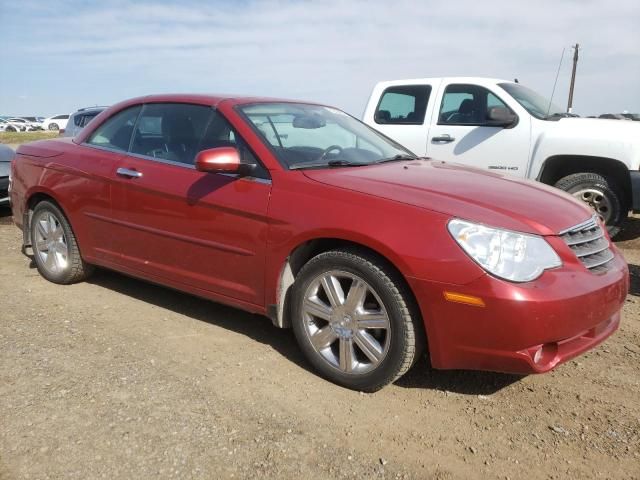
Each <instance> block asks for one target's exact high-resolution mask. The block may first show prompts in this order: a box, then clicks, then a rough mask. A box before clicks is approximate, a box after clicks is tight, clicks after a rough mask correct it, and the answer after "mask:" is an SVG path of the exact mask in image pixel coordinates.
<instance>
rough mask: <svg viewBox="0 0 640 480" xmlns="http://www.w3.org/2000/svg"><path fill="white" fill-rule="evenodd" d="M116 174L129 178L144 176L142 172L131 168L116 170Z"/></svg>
mask: <svg viewBox="0 0 640 480" xmlns="http://www.w3.org/2000/svg"><path fill="white" fill-rule="evenodd" d="M116 174H118V175H120V176H121V177H127V178H140V177H141V176H142V172H139V171H137V170H132V169H130V168H119V169H117V170H116Z"/></svg>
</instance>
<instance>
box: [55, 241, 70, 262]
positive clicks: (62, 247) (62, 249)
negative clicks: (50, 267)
mask: <svg viewBox="0 0 640 480" xmlns="http://www.w3.org/2000/svg"><path fill="white" fill-rule="evenodd" d="M56 251H57V252H58V253H59V254H60V255H61V256H62V258H64V260H65V261H66V260H67V258H68V256H69V249H68V248H67V244H66V243H64V242H58V244H57V245H56Z"/></svg>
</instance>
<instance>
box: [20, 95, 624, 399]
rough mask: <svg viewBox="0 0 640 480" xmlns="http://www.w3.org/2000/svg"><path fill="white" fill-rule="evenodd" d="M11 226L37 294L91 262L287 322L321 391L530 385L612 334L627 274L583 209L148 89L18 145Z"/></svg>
mask: <svg viewBox="0 0 640 480" xmlns="http://www.w3.org/2000/svg"><path fill="white" fill-rule="evenodd" d="M10 189H11V192H10V195H11V201H12V208H13V213H14V219H15V222H16V224H17V226H18V227H20V228H21V229H22V231H23V233H24V248H25V249H28V248H32V249H33V255H34V257H35V262H36V265H37V268H38V270H39V271H40V273H41V274H42V275H43V276H44V277H45V278H46V279H48V280H50V281H52V282H56V283H62V284H66V283H71V282H77V281H80V280H83V279H85V278H86V277H87V276H88V275H90V274H91V272H92V270H93V267H94V266H100V267H106V268H110V269H113V270H117V271H120V272H124V273H126V274H128V275H133V276H135V277H139V278H143V279H147V280H150V281H152V282H155V283H158V284H162V285H166V286H169V287H172V288H176V289H179V290H183V291H185V292H190V293H192V294H194V295H198V296H201V297H205V298H209V299H211V300H215V301H218V302H222V303H226V304H230V305H234V306H236V307H239V308H242V309H245V310H248V311H251V312H255V313H260V314H264V315H267V316H269V317H270V318H271V320H272V321H273V322H274V323H275V324H276V325H277V326H279V327H289V326H290V327H292V328H293V329H294V331H295V336H296V338H297V341H298V343H299V345H300V348H301V349H302V351H303V352H304V354H305V356H306V357H307V358H308V360H309V362H310V363H311V364H312V365H313V366H314V367H315V368H316V369H317V370H318V372H319V373H320V374H321V375H323V376H324V377H325V378H328V379H330V380H331V381H334V382H336V383H338V384H340V385H344V386H346V387H349V388H353V389H358V390H363V391H374V390H377V389H379V388H381V387H383V386H384V385H386V384H388V383H389V382H393V381H394V380H395V379H397V378H398V377H400V376H401V375H402V374H404V373H405V372H406V371H407V370H408V369H409V367H411V365H412V364H413V363H414V361H415V360H416V358H417V357H418V356H419V355H420V354H421V353H422V352H428V354H429V356H430V359H431V364H432V365H433V367H435V368H441V369H460V368H464V369H481V370H494V371H501V372H516V373H525V374H526V373H534V372H545V371H548V370H550V369H552V368H554V367H555V366H556V365H558V364H559V363H561V362H564V361H566V360H568V359H570V358H572V357H575V356H576V355H578V354H580V353H581V352H584V351H585V350H588V349H590V348H593V347H594V346H596V345H598V344H599V343H600V342H602V341H603V340H604V339H605V338H607V337H608V336H609V335H611V334H612V333H613V332H614V331H615V330H616V328H617V327H618V325H619V322H620V310H621V307H622V304H623V302H624V299H625V296H626V294H627V290H628V286H629V285H628V270H627V265H626V263H625V261H624V260H623V258H622V257H621V255H620V253H619V252H618V250H617V248H616V247H615V246H614V245H613V244H612V243H611V241H610V239H609V237H608V235H607V232H606V230H605V229H603V228H602V225H601V223H600V222H599V221H598V220H597V219H596V218H594V217H593V216H592V213H591V211H590V210H589V209H588V208H587V207H585V206H584V205H582V204H581V203H579V202H578V201H575V200H574V199H573V198H571V197H570V196H568V195H566V194H564V193H562V192H560V191H558V190H555V189H552V188H550V187H546V186H543V185H540V184H538V183H530V182H527V181H521V180H515V179H512V178H506V177H502V176H500V175H497V174H492V173H486V172H482V171H480V170H475V169H470V168H462V167H458V166H455V165H451V164H447V163H444V162H438V161H432V160H428V159H423V158H417V157H415V156H414V155H413V154H412V153H411V152H409V151H408V150H406V149H405V148H403V147H402V146H400V145H398V144H396V143H395V142H393V141H392V140H390V139H388V138H387V137H385V136H384V135H382V134H380V133H378V132H376V131H375V130H373V129H371V128H369V127H368V126H366V125H364V124H362V123H361V122H359V121H358V120H356V119H354V118H352V117H351V116H349V115H347V114H345V113H344V112H342V111H340V110H337V109H334V108H330V107H326V106H322V105H316V104H307V103H300V102H293V101H287V100H270V99H259V98H235V97H218V96H204V95H157V96H148V97H142V98H136V99H133V100H129V101H125V102H123V103H120V104H118V105H115V106H113V107H111V108H109V109H107V110H105V111H104V112H103V113H101V114H100V115H99V116H98V117H97V118H96V119H95V120H94V121H93V122H92V123H91V125H89V126H88V127H87V128H85V129H84V130H82V131H81V132H80V133H79V134H78V136H76V137H75V138H73V139H55V140H45V141H40V142H35V143H31V144H27V145H23V146H21V147H20V148H19V149H18V153H17V156H16V159H15V160H14V162H13V165H12V178H11V185H10Z"/></svg>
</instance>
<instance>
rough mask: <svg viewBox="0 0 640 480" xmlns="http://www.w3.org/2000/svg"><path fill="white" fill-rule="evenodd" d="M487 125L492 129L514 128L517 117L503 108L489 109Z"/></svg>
mask: <svg viewBox="0 0 640 480" xmlns="http://www.w3.org/2000/svg"><path fill="white" fill-rule="evenodd" d="M487 120H488V122H487V124H488V125H491V126H494V127H504V128H509V127H514V126H515V125H516V123H517V122H518V116H517V115H516V114H515V113H513V112H511V110H509V109H508V108H505V107H491V108H490V109H489V111H488V112H487Z"/></svg>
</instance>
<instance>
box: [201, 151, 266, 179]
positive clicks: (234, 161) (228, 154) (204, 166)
mask: <svg viewBox="0 0 640 480" xmlns="http://www.w3.org/2000/svg"><path fill="white" fill-rule="evenodd" d="M195 166H196V170H198V171H199V172H208V173H236V174H238V175H240V176H245V175H250V174H251V172H252V171H253V169H254V168H255V167H256V165H254V164H247V163H242V160H241V159H240V153H239V152H238V149H236V148H235V147H216V148H210V149H208V150H202V151H201V152H199V153H198V155H196V161H195Z"/></svg>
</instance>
